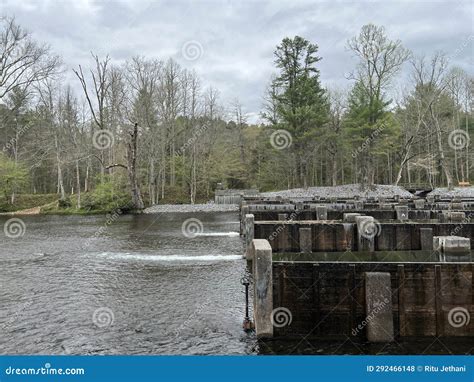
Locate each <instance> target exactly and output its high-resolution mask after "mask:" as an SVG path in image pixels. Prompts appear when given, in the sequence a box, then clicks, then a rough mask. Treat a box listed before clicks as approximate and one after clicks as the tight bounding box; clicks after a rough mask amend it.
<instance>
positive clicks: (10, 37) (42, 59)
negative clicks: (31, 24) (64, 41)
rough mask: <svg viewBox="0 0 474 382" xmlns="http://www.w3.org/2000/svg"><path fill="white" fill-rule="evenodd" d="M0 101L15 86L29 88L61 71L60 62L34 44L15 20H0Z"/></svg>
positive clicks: (49, 52) (50, 53)
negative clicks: (59, 69)
mask: <svg viewBox="0 0 474 382" xmlns="http://www.w3.org/2000/svg"><path fill="white" fill-rule="evenodd" d="M0 28H1V31H0V99H2V98H3V97H5V95H7V94H8V93H9V92H10V91H12V90H13V89H14V88H16V87H21V88H28V87H29V86H31V85H32V84H34V83H35V82H38V81H41V80H44V79H46V78H48V77H50V76H52V75H53V74H55V73H56V72H57V71H58V68H59V65H60V59H59V57H58V56H55V55H53V54H52V52H51V49H50V47H49V46H48V45H46V44H42V45H40V44H38V43H37V42H35V41H34V40H33V39H32V38H31V35H30V33H29V32H28V31H26V30H24V29H23V28H22V27H21V26H20V25H18V24H17V23H16V22H15V19H14V18H12V17H1V18H0Z"/></svg>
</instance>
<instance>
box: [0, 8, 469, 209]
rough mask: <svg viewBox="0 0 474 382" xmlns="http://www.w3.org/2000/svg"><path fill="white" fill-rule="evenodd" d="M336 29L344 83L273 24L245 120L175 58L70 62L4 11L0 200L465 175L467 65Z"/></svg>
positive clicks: (195, 193)
mask: <svg viewBox="0 0 474 382" xmlns="http://www.w3.org/2000/svg"><path fill="white" fill-rule="evenodd" d="M346 45H347V52H346V54H347V56H348V59H349V58H351V57H353V58H354V57H355V58H356V60H357V65H356V66H355V67H354V68H353V70H352V71H351V73H347V78H346V81H347V86H346V87H344V88H332V87H327V86H325V85H324V84H323V83H322V81H321V74H320V70H319V61H320V60H321V59H324V57H320V56H319V52H318V51H319V47H318V45H317V41H308V40H307V39H305V38H304V37H301V36H291V37H286V38H283V39H282V41H281V43H280V44H278V45H277V46H276V47H275V48H274V55H273V57H268V60H269V61H271V62H273V67H274V72H273V74H271V75H269V78H268V86H267V90H266V92H265V93H264V94H262V95H261V99H262V105H259V107H260V108H261V123H259V124H255V123H252V122H249V120H248V115H247V113H246V111H245V110H244V108H243V106H242V104H241V102H240V101H239V99H238V95H236V98H235V101H232V102H230V103H229V102H223V100H222V99H221V97H220V92H219V89H216V88H213V87H211V86H208V85H207V84H205V83H204V82H203V80H202V79H201V78H200V77H199V75H198V74H197V73H196V72H195V71H192V70H189V69H186V68H183V67H182V66H181V65H180V64H179V63H178V61H177V60H175V59H173V58H170V57H144V56H142V55H140V54H139V52H137V55H136V56H134V57H130V58H129V59H128V60H126V61H125V62H118V61H115V60H114V59H113V57H110V56H103V57H101V56H99V55H97V54H95V53H94V52H91V55H90V62H89V65H88V66H87V67H85V66H80V65H77V66H75V67H68V66H66V65H65V64H64V63H63V61H62V59H61V57H60V55H58V52H54V51H53V50H52V48H51V47H50V46H49V45H48V44H47V43H45V42H43V41H37V40H36V39H35V38H34V37H33V36H32V33H31V31H29V30H27V29H25V28H24V27H23V26H21V25H20V24H19V23H18V22H17V21H16V20H15V18H14V17H7V16H4V17H2V18H1V19H0V54H1V57H0V100H1V101H0V145H1V147H2V152H1V153H0V191H1V196H0V199H1V201H0V211H13V210H18V209H20V208H27V207H33V206H35V205H41V204H48V203H50V204H51V209H52V210H54V209H57V208H62V209H63V210H64V211H104V210H110V209H113V208H116V207H117V206H123V207H124V208H125V209H130V210H140V209H142V208H144V207H145V206H148V205H152V204H160V203H198V202H205V201H208V200H210V199H212V198H213V193H214V190H215V189H216V187H218V185H219V184H221V185H223V186H224V187H227V188H257V189H259V190H261V191H269V190H281V189H287V188H295V187H310V186H331V185H340V184H349V183H360V184H361V187H370V186H371V185H373V184H397V185H412V184H426V185H429V186H431V187H437V186H445V187H453V186H458V185H459V184H467V183H469V182H470V183H472V179H473V176H472V173H473V169H472V166H473V163H474V155H473V150H472V149H471V147H472V146H470V145H469V144H470V142H472V139H473V134H474V120H473V114H472V108H473V99H472V94H473V92H474V80H473V77H472V73H466V72H465V71H464V70H463V69H461V68H459V67H456V66H453V65H452V64H450V57H448V56H447V55H446V54H444V53H443V52H440V51H436V52H431V53H430V54H429V55H422V54H421V53H420V52H411V51H409V50H408V49H407V48H405V47H404V46H403V43H402V41H400V40H398V39H396V36H389V35H388V34H387V32H386V30H385V29H384V27H383V26H377V25H373V24H368V25H364V26H363V27H362V28H361V30H360V32H359V34H357V35H355V36H353V37H351V38H349V39H348V40H347V44H346ZM458 49H469V41H464V42H461V43H460V45H459V47H458ZM66 73H69V74H71V73H73V76H74V77H73V78H74V80H75V81H76V82H75V83H71V82H70V81H69V82H68V81H66V77H68V78H71V76H66ZM404 73H405V74H406V75H407V76H408V81H404V82H403V84H404V85H403V87H402V88H401V89H402V90H401V91H399V89H400V86H399V85H400V81H401V77H402V75H403V74H404Z"/></svg>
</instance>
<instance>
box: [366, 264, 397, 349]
mask: <svg viewBox="0 0 474 382" xmlns="http://www.w3.org/2000/svg"><path fill="white" fill-rule="evenodd" d="M365 309H366V314H367V316H366V322H367V339H368V340H369V341H370V342H392V341H393V337H394V335H393V334H394V333H393V312H392V287H391V283H390V273H387V272H366V273H365Z"/></svg>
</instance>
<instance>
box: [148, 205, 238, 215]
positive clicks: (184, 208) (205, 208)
mask: <svg viewBox="0 0 474 382" xmlns="http://www.w3.org/2000/svg"><path fill="white" fill-rule="evenodd" d="M232 211H239V206H238V205H237V204H214V203H207V204H157V205H155V206H151V207H148V208H146V209H145V210H144V211H143V212H144V213H145V214H158V213H166V212H232Z"/></svg>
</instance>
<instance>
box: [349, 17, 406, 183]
mask: <svg viewBox="0 0 474 382" xmlns="http://www.w3.org/2000/svg"><path fill="white" fill-rule="evenodd" d="M348 46H349V48H350V49H351V50H352V51H353V52H354V53H355V55H356V57H358V59H359V63H358V66H357V69H356V71H355V72H354V73H352V75H351V78H352V79H354V80H355V81H356V82H355V85H354V87H353V89H352V92H351V95H350V101H349V104H350V105H349V108H350V111H349V121H350V123H351V125H352V126H351V128H352V132H353V135H355V136H357V137H358V138H359V141H362V142H367V144H366V147H365V148H364V150H363V151H362V152H361V153H360V154H361V155H359V156H358V158H359V161H360V164H361V167H362V168H361V172H362V184H363V185H371V184H373V183H374V175H375V171H374V170H375V168H374V162H373V159H374V158H373V149H374V147H375V146H376V144H377V141H378V140H377V139H374V134H375V132H376V131H377V130H378V129H381V128H382V126H384V125H383V124H382V123H381V120H382V119H383V118H384V117H386V113H385V112H386V111H387V108H388V106H389V105H390V103H391V101H390V100H388V99H387V96H386V94H385V91H386V89H387V87H388V85H389V84H390V83H391V81H392V80H393V78H394V77H395V75H396V74H397V73H398V72H399V70H400V69H401V67H402V65H403V63H404V62H405V61H406V60H407V59H408V58H409V56H410V53H409V51H408V50H406V49H405V48H403V46H402V43H401V42H400V41H399V40H396V41H392V40H390V39H388V37H387V36H386V34H385V29H384V28H383V27H378V26H376V25H373V24H367V25H364V26H363V27H362V29H361V31H360V33H359V35H358V36H355V37H353V38H352V39H350V40H349V41H348ZM383 128H384V129H385V127H383ZM375 138H376V137H375Z"/></svg>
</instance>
